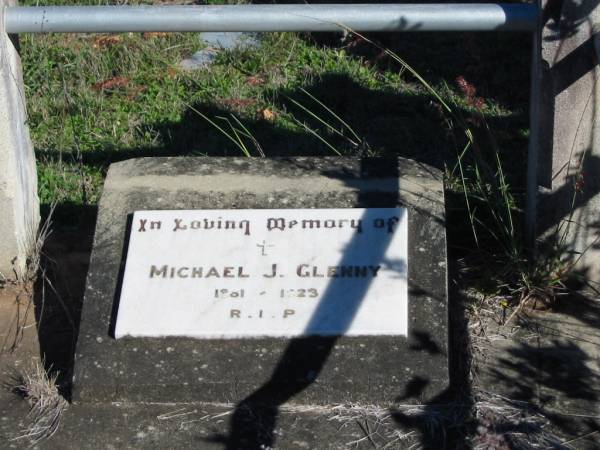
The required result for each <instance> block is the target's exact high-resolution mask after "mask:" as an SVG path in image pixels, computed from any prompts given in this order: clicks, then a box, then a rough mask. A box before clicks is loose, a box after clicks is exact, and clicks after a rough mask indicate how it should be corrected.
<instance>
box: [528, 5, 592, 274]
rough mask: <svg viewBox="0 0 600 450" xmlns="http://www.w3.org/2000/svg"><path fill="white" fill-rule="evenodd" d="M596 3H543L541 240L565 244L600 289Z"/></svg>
mask: <svg viewBox="0 0 600 450" xmlns="http://www.w3.org/2000/svg"><path fill="white" fill-rule="evenodd" d="M598 5H599V4H598V1H597V0H582V1H579V2H575V1H571V0H567V1H564V2H554V1H551V0H543V1H542V6H543V11H542V18H543V24H542V26H543V28H542V39H541V57H542V58H541V64H542V71H541V72H542V74H543V76H542V79H541V80H540V82H542V85H543V87H542V90H543V92H544V94H543V95H542V98H541V99H540V100H541V104H540V115H541V119H540V126H541V131H540V148H539V152H538V157H539V159H538V182H539V184H540V185H541V186H542V188H541V190H540V192H539V197H538V198H539V220H538V235H539V236H541V237H544V238H548V237H551V236H552V235H553V234H555V237H558V239H561V240H562V242H563V244H564V245H565V246H566V249H567V252H568V253H570V259H571V261H572V262H577V270H579V271H580V272H581V273H582V274H583V275H585V277H586V278H587V279H588V280H590V281H592V282H596V283H598V282H600V85H599V83H600V66H599V65H598V62H599V55H598V53H597V48H596V47H597V45H595V44H597V42H595V41H597V39H598V37H597V33H598V31H599V30H600V6H598Z"/></svg>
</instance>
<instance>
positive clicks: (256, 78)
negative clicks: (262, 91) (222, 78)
mask: <svg viewBox="0 0 600 450" xmlns="http://www.w3.org/2000/svg"><path fill="white" fill-rule="evenodd" d="M246 82H247V83H248V84H249V85H250V86H261V85H263V84H265V79H264V78H263V77H261V76H260V75H250V76H249V77H247V78H246Z"/></svg>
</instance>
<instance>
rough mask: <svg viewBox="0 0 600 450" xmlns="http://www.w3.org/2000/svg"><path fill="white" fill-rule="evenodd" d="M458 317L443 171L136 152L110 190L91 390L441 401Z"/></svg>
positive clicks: (134, 397)
mask: <svg viewBox="0 0 600 450" xmlns="http://www.w3.org/2000/svg"><path fill="white" fill-rule="evenodd" d="M447 314H448V310H447V286H446V244H445V227H444V201H443V188H442V181H441V174H440V172H439V171H437V170H435V169H433V168H431V167H428V166H425V165H421V164H418V163H415V162H412V161H408V160H403V159H397V160H391V161H390V160H377V159H350V158H282V159H254V158H142V159H134V160H129V161H125V162H121V163H117V164H113V165H112V166H111V168H110V170H109V173H108V176H107V180H106V184H105V189H104V191H103V196H102V199H101V202H100V207H99V215H98V222H97V227H96V235H95V241H94V247H93V252H92V259H91V264H90V270H89V273H88V280H87V289H86V294H85V300H84V306H83V311H82V319H81V326H80V333H79V341H78V346H77V351H76V363H75V377H74V392H73V395H74V401H75V402H86V401H143V402H158V403H160V402H165V403H166V402H168V403H177V402H190V401H198V402H201V401H202V402H239V401H241V400H243V399H244V398H247V397H249V396H251V395H252V394H253V393H254V392H257V390H263V391H264V390H265V389H266V387H268V388H269V389H273V390H274V391H276V392H278V395H279V397H278V398H279V399H280V400H281V401H282V402H283V401H289V402H296V403H309V404H332V403H349V402H361V403H368V404H377V403H379V404H381V403H385V404H389V403H391V402H393V401H394V400H395V399H396V398H397V397H399V396H406V398H407V401H424V400H427V399H431V398H433V397H435V396H436V395H438V394H440V393H441V392H443V391H444V389H446V388H447V386H448V378H449V376H448V375H449V374H448V350H447V348H448V342H447V341H448V337H447V335H448V325H447ZM282 392H283V393H285V394H282ZM408 397H411V400H408Z"/></svg>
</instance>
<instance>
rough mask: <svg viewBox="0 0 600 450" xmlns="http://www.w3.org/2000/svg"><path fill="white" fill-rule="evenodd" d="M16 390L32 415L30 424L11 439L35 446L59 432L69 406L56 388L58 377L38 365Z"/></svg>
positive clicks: (22, 376)
mask: <svg viewBox="0 0 600 450" xmlns="http://www.w3.org/2000/svg"><path fill="white" fill-rule="evenodd" d="M14 391H15V392H16V393H18V394H19V395H21V396H22V397H23V398H25V399H26V400H27V401H28V402H29V405H30V412H29V416H28V418H29V424H28V425H27V427H26V428H25V429H23V430H22V431H21V432H20V434H19V435H18V436H16V437H14V438H13V439H12V440H13V441H20V440H28V441H29V443H30V445H31V446H32V447H33V446H35V445H36V444H38V443H39V442H41V441H42V440H44V439H47V438H49V437H51V436H52V435H53V434H54V433H56V430H57V429H58V426H59V425H60V418H61V414H62V412H63V411H64V410H65V408H66V407H67V401H66V400H65V399H64V398H63V397H62V396H61V395H60V394H59V392H58V389H57V387H56V376H54V377H48V375H47V374H46V371H45V370H44V367H43V365H42V364H41V363H39V362H38V363H35V364H34V366H33V368H32V369H30V370H28V371H26V372H25V373H23V374H22V375H21V376H20V377H19V378H18V383H17V385H16V386H15V387H14Z"/></svg>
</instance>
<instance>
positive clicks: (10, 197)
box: [0, 0, 40, 280]
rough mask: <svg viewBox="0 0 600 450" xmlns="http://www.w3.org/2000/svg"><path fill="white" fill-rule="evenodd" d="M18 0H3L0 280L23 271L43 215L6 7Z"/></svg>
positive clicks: (0, 43)
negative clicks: (5, 18) (7, 22)
mask: <svg viewBox="0 0 600 450" xmlns="http://www.w3.org/2000/svg"><path fill="white" fill-rule="evenodd" d="M15 4H16V0H0V280H2V278H5V279H14V278H15V277H20V276H21V275H22V274H23V272H24V270H25V268H26V265H27V257H28V256H29V255H30V252H31V251H32V248H33V244H34V242H35V238H36V233H37V229H38V225H39V220H40V214H39V200H38V196H37V173H36V167H35V155H34V152H33V146H32V145H31V140H30V138H29V129H28V128H27V110H26V106H25V91H24V88H23V74H22V70H21V59H20V57H19V53H18V49H17V47H18V44H16V45H15V43H16V42H17V41H16V40H13V39H11V38H14V39H16V37H13V36H9V35H7V34H6V33H5V32H4V9H5V8H6V7H7V6H14V5H15Z"/></svg>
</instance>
